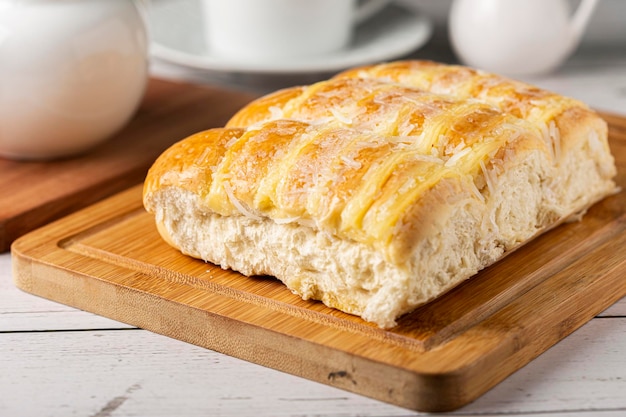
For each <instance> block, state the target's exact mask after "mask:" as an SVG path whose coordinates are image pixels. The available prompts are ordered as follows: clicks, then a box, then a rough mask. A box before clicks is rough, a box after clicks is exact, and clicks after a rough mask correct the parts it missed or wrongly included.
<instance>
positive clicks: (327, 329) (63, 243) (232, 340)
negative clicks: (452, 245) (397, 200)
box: [12, 115, 626, 411]
mask: <svg viewBox="0 0 626 417" xmlns="http://www.w3.org/2000/svg"><path fill="white" fill-rule="evenodd" d="M607 120H609V122H610V123H611V130H610V132H611V133H610V134H611V138H610V139H611V147H612V149H613V152H614V154H615V155H616V159H617V163H618V171H619V176H618V184H619V185H620V186H621V187H622V189H626V120H625V119H622V118H619V117H617V116H610V115H607ZM12 249H13V268H14V279H15V283H16V285H17V286H18V287H20V288H21V289H23V290H25V291H27V292H30V293H33V294H36V295H39V296H42V297H45V298H49V299H52V300H55V301H58V302H61V303H64V304H68V305H71V306H74V307H77V308H80V309H84V310H87V311H91V312H94V313H97V314H100V315H103V316H107V317H110V318H113V319H115V320H119V321H123V322H126V323H129V324H132V325H135V326H139V327H142V328H145V329H148V330H151V331H154V332H157V333H161V334H164V335H167V336H170V337H173V338H177V339H180V340H183V341H186V342H189V343H193V344H196V345H199V346H204V347H207V348H210V349H214V350H217V351H220V352H224V353H226V354H229V355H232V356H236V357H239V358H243V359H245V360H248V361H252V362H255V363H259V364H262V365H265V366H268V367H271V368H275V369H279V370H282V371H285V372H288V373H292V374H295V375H299V376H302V377H305V378H308V379H311V380H314V381H319V382H321V383H325V384H329V385H332V386H335V387H339V388H342V389H346V390H349V391H353V392H356V393H360V394H362V395H366V396H369V397H372V398H376V399H379V400H382V401H385V402H389V403H392V404H396V405H399V406H402V407H406V408H409V409H414V410H419V411H446V410H452V409H456V408H458V407H461V406H463V405H465V404H467V403H469V402H471V401H473V400H474V399H476V398H477V397H478V396H480V395H481V394H483V393H484V392H486V391H487V390H489V389H490V388H491V387H493V386H494V385H495V384H497V383H498V382H500V381H501V380H503V379H504V378H506V377H507V376H508V375H510V374H511V373H513V372H514V371H516V370H517V369H519V368H520V367H522V366H524V365H525V364H527V363H528V362H529V361H531V360H532V359H533V358H535V357H536V356H538V355H539V354H541V353H542V352H544V351H545V350H546V349H548V348H549V347H550V346H552V345H553V344H554V343H556V342H558V341H559V340H561V339H562V338H564V337H565V336H567V335H568V334H569V333H571V332H572V331H574V330H575V329H576V328H578V327H580V326H581V325H582V324H584V323H585V322H587V321H588V320H590V319H591V318H592V317H593V316H594V315H596V314H598V313H599V312H601V311H602V310H604V309H605V308H607V307H608V306H610V305H611V304H613V303H614V302H615V301H617V300H619V299H620V298H621V297H622V296H624V295H626V279H625V275H626V250H625V249H626V193H625V192H624V191H621V192H620V193H619V194H617V195H614V196H612V197H609V198H607V199H605V200H603V201H602V202H600V203H599V204H597V205H595V206H594V207H592V208H591V209H590V210H589V211H588V213H587V215H586V216H585V217H584V219H583V220H582V221H581V222H576V223H569V224H565V225H562V226H560V227H558V228H556V229H554V230H552V231H550V232H549V233H547V234H544V235H543V236H541V237H539V238H537V239H536V240H534V241H532V242H531V243H529V244H528V245H526V246H524V247H522V248H521V249H519V250H517V251H516V252H514V253H512V254H511V255H509V256H508V257H507V258H505V259H504V260H503V261H501V262H499V263H497V264H495V265H493V266H492V267H489V268H487V269H485V270H484V271H482V272H481V273H479V274H478V275H477V276H475V277H474V278H472V279H470V280H469V281H467V282H465V283H464V284H462V285H461V286H459V287H457V288H456V289H454V290H453V291H451V292H449V293H448V294H446V295H445V296H443V297H441V298H440V299H438V300H436V301H434V302H432V303H430V304H428V305H426V306H423V307H421V308H419V309H418V310H416V311H415V312H413V313H411V314H409V315H407V316H405V317H403V318H402V319H400V321H399V324H398V326H397V327H395V328H393V329H391V330H381V329H379V328H376V327H375V326H373V325H370V324H368V323H366V322H364V321H362V320H361V319H359V318H356V317H353V316H350V315H348V314H344V313H342V312H340V311H337V310H333V309H330V308H327V307H325V306H323V305H322V304H321V303H318V302H313V301H303V300H301V299H300V298H299V297H297V296H295V295H293V294H291V293H290V292H289V291H288V290H287V289H286V288H285V287H284V286H283V285H282V284H280V283H279V282H278V281H277V280H275V279H272V278H266V277H258V278H246V277H243V276H241V275H239V274H237V273H234V272H230V271H223V270H221V269H220V268H217V267H215V266H213V265H211V264H207V263H204V262H201V261H198V260H195V259H191V258H188V257H185V256H183V255H181V254H180V253H179V252H178V251H176V250H174V249H172V248H171V247H169V246H168V245H166V244H165V243H164V242H163V241H162V240H161V239H160V237H159V235H158V233H157V231H156V228H155V226H154V223H153V219H152V218H151V216H150V215H148V214H147V213H146V212H145V211H144V210H143V208H142V205H141V188H140V187H134V188H131V189H129V190H127V191H125V192H122V193H120V194H118V195H116V196H114V197H112V198H109V199H107V200H105V201H102V202H100V203H97V204H95V205H92V206H90V207H88V208H86V209H84V210H82V211H79V212H77V213H74V214H72V215H70V216H68V217H66V218H64V219H61V220H60V221H57V222H55V223H53V224H50V225H48V226H46V227H43V228H41V229H39V230H37V231H35V232H32V233H30V234H28V235H26V236H24V237H22V238H21V239H19V240H18V241H16V242H15V244H14V245H13V248H12Z"/></svg>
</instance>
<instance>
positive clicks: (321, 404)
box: [0, 54, 626, 417]
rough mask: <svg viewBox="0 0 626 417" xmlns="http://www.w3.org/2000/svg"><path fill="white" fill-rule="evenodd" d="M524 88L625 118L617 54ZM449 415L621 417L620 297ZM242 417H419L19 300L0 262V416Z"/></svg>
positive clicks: (625, 85)
mask: <svg viewBox="0 0 626 417" xmlns="http://www.w3.org/2000/svg"><path fill="white" fill-rule="evenodd" d="M154 71H156V72H157V73H158V71H162V74H160V75H163V74H166V75H168V74H169V75H171V76H175V77H177V78H190V79H193V78H194V77H193V76H191V75H188V74H187V75H186V74H185V73H184V72H179V73H176V74H175V73H173V72H172V69H171V68H169V69H167V68H161V69H159V67H158V65H156V66H155V68H154ZM196 78H197V77H196ZM196 80H197V79H196ZM532 81H533V82H535V83H536V84H539V85H541V86H544V87H547V88H550V89H553V90H556V91H559V92H561V93H564V94H568V95H572V96H574V97H577V98H580V99H582V100H585V101H587V102H588V103H590V104H591V105H592V106H594V107H597V108H599V109H602V110H608V111H612V112H616V113H622V114H626V56H620V55H619V54H618V55H617V56H613V57H611V58H610V59H602V58H598V57H597V56H594V54H591V55H590V56H588V57H586V58H585V57H574V58H573V59H572V60H570V62H569V63H568V65H567V66H566V67H565V68H563V69H562V70H561V71H559V73H558V74H555V75H552V76H549V77H544V78H539V79H535V80H532ZM615 250H626V248H615ZM624 279H626V271H624ZM452 414H454V415H470V416H479V415H480V416H497V415H516V416H533V417H541V416H554V417H566V416H571V417H592V416H594V417H595V416H601V417H618V416H626V299H622V300H621V301H620V302H618V303H617V304H616V305H614V306H613V307H611V308H609V309H608V310H607V311H605V312H604V313H602V314H601V315H599V316H598V317H596V318H595V319H593V320H591V321H590V322H589V323H588V324H586V325H585V326H583V327H582V328H581V329H579V330H578V331H576V332H575V333H574V334H572V335H571V336H569V337H567V338H566V339H565V340H563V341H562V342H561V343H559V344H557V345H556V346H554V347H553V348H552V349H550V350H549V351H547V352H546V353H545V354H543V355H541V356H540V357H539V358H537V359H536V360H535V361H533V362H532V363H530V364H529V365H527V366H526V367H524V368H523V369H521V370H520V371H518V372H517V373H515V374H513V375H512V376H511V377H509V378H508V379H506V380H505V381H504V382H502V383H501V384H500V385H498V386H496V387H495V388H494V389H493V390H491V391H490V392H488V393H487V394H486V395H484V396H483V397H481V398H479V399H478V400H477V401H475V402H474V403H472V404H470V405H468V406H466V407H464V408H462V409H461V410H458V411H457V412H455V413H452ZM240 415H254V416H275V417H276V416H413V415H418V413H415V412H412V411H408V410H405V409H402V408H398V407H395V406H392V405H388V404H384V403H381V402H378V401H375V400H371V399H368V398H365V397H361V396H358V395H354V394H350V393H348V392H344V391H341V390H338V389H334V388H331V387H328V386H325V385H321V384H318V383H314V382H310V381H307V380H304V379H301V378H298V377H294V376H291V375H286V374H283V373H281V372H278V371H274V370H271V369H267V368H263V367H261V366H258V365H254V364H251V363H247V362H243V361H241V360H238V359H234V358H231V357H228V356H225V355H222V354H219V353H216V352H213V351H210V350H206V349H203V348H199V347H195V346H192V345H189V344H186V343H183V342H180V341H177V340H173V339H169V338H167V337H164V336H159V335H156V334H153V333H150V332H148V331H145V330H141V329H137V328H133V327H131V326H128V325H125V324H122V323H118V322H115V321H111V320H108V319H105V318H102V317H98V316H95V315H92V314H89V313H86V312H82V311H77V310H75V309H72V308H70V307H66V306H63V305H60V304H57V303H54V302H50V301H47V300H43V299H40V298H37V297H34V296H31V295H28V294H26V293H23V292H21V291H20V290H18V289H16V288H15V287H14V286H13V283H12V277H11V259H10V255H9V254H7V253H5V254H1V255H0V416H2V417H30V416H32V417H43V416H48V417H52V416H60V417H65V416H85V417H87V416H93V417H122V416H168V417H169V416H240Z"/></svg>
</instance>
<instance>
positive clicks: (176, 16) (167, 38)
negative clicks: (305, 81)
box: [148, 0, 432, 74]
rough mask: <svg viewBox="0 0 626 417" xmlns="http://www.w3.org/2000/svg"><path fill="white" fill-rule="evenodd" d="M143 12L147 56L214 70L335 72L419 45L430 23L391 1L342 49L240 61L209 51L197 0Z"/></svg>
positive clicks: (174, 0) (155, 4)
mask: <svg viewBox="0 0 626 417" xmlns="http://www.w3.org/2000/svg"><path fill="white" fill-rule="evenodd" d="M148 16H149V24H150V31H151V37H152V45H151V54H152V56H153V57H155V58H159V59H161V60H163V61H166V62H169V63H173V64H177V65H181V66H184V67H188V68H194V69H200V70H209V71H220V72H241V73H265V74H302V73H316V72H317V73H319V72H335V71H339V70H343V69H346V68H349V67H353V66H358V65H365V64H369V63H375V62H380V61H385V60H390V59H393V58H395V57H400V56H403V55H406V54H409V53H411V52H413V51H415V50H416V49H418V48H419V47H421V46H422V45H424V44H425V43H426V42H427V41H428V39H429V38H430V35H431V33H432V24H431V23H430V21H429V20H427V19H426V18H425V17H423V16H421V15H419V14H417V13H416V12H415V11H414V10H410V9H408V8H405V7H402V6H401V5H397V4H392V5H390V6H388V7H386V8H385V9H384V10H383V11H381V12H380V13H379V14H378V15H377V16H375V17H373V18H371V19H370V20H368V21H366V22H364V23H362V24H361V25H359V27H358V28H357V30H356V33H355V37H354V40H353V42H352V45H351V46H350V47H349V48H348V49H346V50H343V51H340V52H337V53H335V54H330V55H325V56H318V57H308V58H304V59H298V60H294V61H276V60H272V61H266V62H263V61H260V62H259V61H255V62H249V61H248V62H245V61H238V60H234V59H227V58H222V57H219V56H214V55H211V52H210V51H209V50H208V49H207V47H206V45H205V42H204V40H203V35H202V34H203V33H204V32H203V29H202V25H203V22H202V18H201V16H202V14H201V13H200V4H199V0H166V1H163V0H161V1H159V0H152V2H151V7H150V9H149V12H148Z"/></svg>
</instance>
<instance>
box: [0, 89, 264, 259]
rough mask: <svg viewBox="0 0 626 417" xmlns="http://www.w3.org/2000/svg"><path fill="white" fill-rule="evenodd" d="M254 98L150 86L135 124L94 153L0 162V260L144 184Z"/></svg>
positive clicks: (211, 90) (2, 160) (3, 160)
mask: <svg viewBox="0 0 626 417" xmlns="http://www.w3.org/2000/svg"><path fill="white" fill-rule="evenodd" d="M252 98H253V96H251V95H250V94H244V93H238V92H234V91H229V90H221V89H216V88H210V87H201V86H198V85H192V84H184V83H174V82H169V81H164V80H158V79H152V80H150V83H149V85H148V89H147V91H146V95H145V98H144V100H143V103H142V105H141V107H140V108H139V110H138V112H137V114H136V115H135V117H134V118H133V119H132V120H131V121H130V122H129V124H128V125H127V126H125V127H124V129H123V130H121V131H120V132H118V133H117V134H116V135H115V136H113V137H112V138H111V139H110V140H108V141H107V142H105V143H103V144H102V145H101V146H98V147H96V148H95V149H93V150H91V151H89V152H88V153H85V154H84V155H81V156H78V157H74V158H68V159H63V160H58V161H49V162H18V161H13V160H8V159H3V158H0V190H1V191H2V192H0V252H2V251H6V250H8V249H9V246H10V244H11V242H12V241H13V240H15V239H16V238H17V237H19V236H21V235H23V234H24V233H26V232H28V231H30V230H33V229H35V228H37V227H39V226H42V225H44V224H46V223H48V222H50V221H51V220H54V219H57V218H60V217H62V216H64V215H66V214H68V213H71V212H73V211H75V210H77V209H80V208H82V207H86V206H87V205H89V204H91V203H94V202H96V201H98V200H100V199H102V198H104V197H108V196H110V195H112V194H115V193H117V192H119V191H121V190H124V189H126V188H128V187H130V186H132V185H134V184H138V183H140V182H142V181H143V179H144V176H145V173H146V171H147V169H148V168H149V167H150V165H151V164H152V162H154V160H155V159H156V157H157V156H158V155H159V154H160V153H161V152H162V151H163V150H164V149H165V148H166V147H168V146H169V145H171V144H172V143H174V142H176V141H178V140H180V139H182V138H183V137H185V136H187V135H189V134H192V133H195V132H197V131H200V130H203V129H207V128H209V127H216V126H222V125H223V124H224V123H225V122H226V121H227V120H228V118H229V117H230V116H231V115H232V114H233V113H234V112H235V111H236V110H238V109H239V108H240V107H242V106H243V105H244V104H246V103H247V102H249V101H250V100H251V99H252Z"/></svg>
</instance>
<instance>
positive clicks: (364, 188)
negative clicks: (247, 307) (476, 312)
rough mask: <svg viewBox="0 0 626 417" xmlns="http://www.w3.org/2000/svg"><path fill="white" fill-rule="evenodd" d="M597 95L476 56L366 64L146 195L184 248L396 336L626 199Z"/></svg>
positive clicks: (166, 233) (236, 127) (211, 143)
mask: <svg viewBox="0 0 626 417" xmlns="http://www.w3.org/2000/svg"><path fill="white" fill-rule="evenodd" d="M614 176H615V164H614V161H613V158H612V156H611V153H610V150H609V147H608V140H607V127H606V123H605V122H604V121H603V120H602V119H601V118H600V117H599V116H598V115H597V114H596V113H594V112H593V111H591V110H590V109H589V108H588V107H587V106H586V105H584V104H583V103H581V102H579V101H577V100H574V99H571V98H566V97H563V96H560V95H558V94H555V93H552V92H549V91H545V90H541V89H539V88H536V87H534V86H531V85H528V84H525V83H521V82H517V81H513V80H510V79H507V78H504V77H500V76H497V75H494V74H489V73H484V72H481V71H477V70H473V69H470V68H466V67H462V66H449V65H443V64H437V63H433V62H425V61H402V62H393V63H387V64H379V65H374V66H369V67H362V68H356V69H353V70H349V71H346V72H344V73H342V74H339V75H337V76H335V77H334V78H331V79H329V80H327V81H323V82H319V83H316V84H313V85H310V86H301V87H294V88H290V89H285V90H281V91H278V92H276V93H273V94H270V95H267V96H265V97H262V98H260V99H258V100H256V101H254V102H252V103H250V104H249V105H248V106H246V107H244V108H243V109H241V110H240V111H239V112H238V113H237V114H235V115H234V116H233V117H232V119H231V120H230V121H229V122H228V123H227V125H226V126H225V127H224V128H215V129H211V130H207V131H204V132H200V133H198V134H196V135H193V136H191V137H189V138H187V139H184V140H182V141H180V142H178V143H177V144H175V145H173V146H172V147H171V148H170V149H168V150H166V151H165V152H164V153H163V154H162V155H161V156H160V157H159V158H158V159H157V161H156V162H155V163H154V165H153V166H152V168H151V169H150V171H149V173H148V175H147V177H146V181H145V185H144V205H145V207H146V209H147V210H148V211H150V212H152V213H154V214H155V219H156V223H157V226H158V229H159V232H160V233H161V235H162V236H163V238H164V239H165V240H166V241H167V242H168V243H169V244H171V245H172V246H174V247H176V248H178V249H180V250H181V251H182V252H183V253H185V254H188V255H190V256H193V257H197V258H201V259H204V260H206V261H209V262H212V263H215V264H217V265H220V266H222V267H223V268H232V269H233V270H236V271H239V272H241V273H243V274H245V275H273V276H276V277H277V278H278V279H280V280H281V281H283V282H284V283H285V284H286V286H287V287H288V288H289V289H291V290H292V291H293V292H295V293H297V294H299V295H300V296H302V297H303V298H305V299H309V298H310V299H316V300H321V301H323V302H324V303H325V304H327V305H328V306H331V307H335V308H337V309H340V310H342V311H345V312H348V313H351V314H355V315H358V316H361V317H362V318H363V319H365V320H367V321H370V322H372V323H375V324H377V325H378V326H380V327H383V328H388V327H392V326H394V325H395V324H396V321H397V319H398V317H400V316H401V315H403V314H405V313H407V312H410V311H411V310H413V309H415V308H416V307H417V306H419V305H421V304H424V303H426V302H428V301H430V300H432V299H434V298H436V297H437V296H439V295H441V294H442V293H444V292H446V291H448V290H449V289H450V288H452V287H454V286H456V285H458V284H459V283H460V282H462V281H464V280H465V279H467V278H469V277H471V276H472V275H474V274H476V272H478V271H479V270H480V269H482V268H484V267H486V266H488V265H490V264H492V263H494V262H495V261H497V260H498V259H500V258H501V257H503V256H504V255H505V254H506V253H508V252H510V251H511V250H513V249H515V248H516V247H518V246H519V245H521V244H523V243H525V242H527V241H529V240H530V239H532V238H533V237H535V236H536V235H538V234H539V233H541V232H543V231H545V230H547V229H549V228H551V227H553V226H555V225H556V224H558V223H560V222H562V221H564V220H566V219H568V218H572V217H575V216H579V215H581V214H582V213H583V212H584V211H585V210H586V209H587V208H588V207H589V206H590V205H591V204H593V203H595V202H597V201H598V200H600V199H601V198H603V197H605V196H607V195H609V194H611V193H613V192H614V191H615V184H614V182H613V181H612V178H613V177H614Z"/></svg>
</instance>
